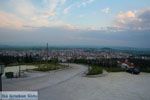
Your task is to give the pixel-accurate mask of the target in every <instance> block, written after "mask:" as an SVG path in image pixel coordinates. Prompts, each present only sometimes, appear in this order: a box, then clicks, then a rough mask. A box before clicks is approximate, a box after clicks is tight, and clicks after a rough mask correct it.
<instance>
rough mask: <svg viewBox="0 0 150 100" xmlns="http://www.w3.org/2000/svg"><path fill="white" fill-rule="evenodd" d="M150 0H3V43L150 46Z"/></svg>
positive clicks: (0, 39) (0, 23)
mask: <svg viewBox="0 0 150 100" xmlns="http://www.w3.org/2000/svg"><path fill="white" fill-rule="evenodd" d="M149 6H150V0H1V1H0V45H21V46H32V45H45V44H46V43H49V45H51V46H97V47H99V46H121V47H123V46H127V47H138V48H150V45H149V43H150V7H149Z"/></svg>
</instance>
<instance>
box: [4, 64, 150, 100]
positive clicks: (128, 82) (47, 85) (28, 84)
mask: <svg viewBox="0 0 150 100" xmlns="http://www.w3.org/2000/svg"><path fill="white" fill-rule="evenodd" d="M71 66H72V68H70V69H67V70H62V71H56V72H55V71H53V72H50V73H46V74H45V73H44V74H43V73H40V74H39V73H38V74H35V75H33V76H37V75H39V76H38V77H32V78H25V79H19V80H18V79H17V80H12V81H10V80H4V81H3V83H4V89H5V90H38V91H39V100H150V86H149V83H150V74H148V73H141V74H140V75H131V74H129V73H125V72H118V73H109V74H108V75H107V76H104V77H97V78H88V77H84V76H83V73H84V72H85V71H86V70H87V67H85V66H83V65H76V64H71Z"/></svg>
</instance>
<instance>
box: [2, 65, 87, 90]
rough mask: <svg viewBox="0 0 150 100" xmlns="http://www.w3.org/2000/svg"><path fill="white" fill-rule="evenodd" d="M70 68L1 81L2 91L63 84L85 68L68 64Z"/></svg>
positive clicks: (35, 88) (34, 88)
mask: <svg viewBox="0 0 150 100" xmlns="http://www.w3.org/2000/svg"><path fill="white" fill-rule="evenodd" d="M70 66H71V68H68V69H64V70H58V71H51V72H47V73H40V72H38V73H37V72H33V73H28V75H29V76H30V77H27V78H18V79H3V90H40V89H44V88H47V87H51V86H54V85H58V84H60V83H63V82H65V81H67V80H69V79H71V78H73V77H75V76H76V75H78V74H81V73H83V72H85V71H86V69H87V67H85V66H83V65H82V66H81V65H77V64H70Z"/></svg>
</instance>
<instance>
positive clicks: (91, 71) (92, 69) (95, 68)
mask: <svg viewBox="0 0 150 100" xmlns="http://www.w3.org/2000/svg"><path fill="white" fill-rule="evenodd" d="M102 73H103V69H102V67H99V66H91V67H89V69H88V73H87V75H98V74H102Z"/></svg>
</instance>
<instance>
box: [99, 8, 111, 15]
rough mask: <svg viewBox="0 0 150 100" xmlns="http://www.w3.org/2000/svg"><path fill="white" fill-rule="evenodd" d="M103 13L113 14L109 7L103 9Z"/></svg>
mask: <svg viewBox="0 0 150 100" xmlns="http://www.w3.org/2000/svg"><path fill="white" fill-rule="evenodd" d="M101 11H102V12H103V13H105V14H108V13H110V12H111V9H110V8H108V7H107V8H104V9H102V10H101Z"/></svg>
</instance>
